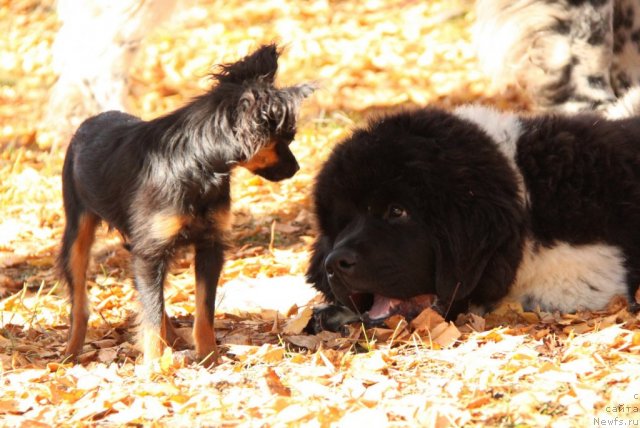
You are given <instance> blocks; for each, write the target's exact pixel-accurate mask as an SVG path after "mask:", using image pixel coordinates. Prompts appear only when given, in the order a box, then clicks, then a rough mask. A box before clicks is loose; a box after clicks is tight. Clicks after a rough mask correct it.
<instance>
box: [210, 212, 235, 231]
mask: <svg viewBox="0 0 640 428" xmlns="http://www.w3.org/2000/svg"><path fill="white" fill-rule="evenodd" d="M211 221H213V224H214V225H215V227H216V228H217V230H219V231H220V232H228V231H230V230H231V226H232V225H233V214H231V211H230V210H229V208H228V207H224V208H218V209H217V210H215V211H214V212H213V213H211Z"/></svg>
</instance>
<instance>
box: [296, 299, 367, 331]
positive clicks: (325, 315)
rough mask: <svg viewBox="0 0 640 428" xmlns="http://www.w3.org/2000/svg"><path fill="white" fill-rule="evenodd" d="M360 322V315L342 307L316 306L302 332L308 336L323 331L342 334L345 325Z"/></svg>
mask: <svg viewBox="0 0 640 428" xmlns="http://www.w3.org/2000/svg"><path fill="white" fill-rule="evenodd" d="M360 321H362V318H361V317H360V315H358V314H356V313H355V312H353V311H352V310H351V309H349V308H346V307H344V306H338V305H322V306H316V307H315V308H313V316H312V317H311V319H310V320H309V323H308V324H307V326H306V327H305V328H304V331H305V332H306V333H309V334H318V333H320V332H321V331H323V330H327V331H333V332H342V331H343V329H344V327H345V326H346V325H347V324H351V323H354V322H360Z"/></svg>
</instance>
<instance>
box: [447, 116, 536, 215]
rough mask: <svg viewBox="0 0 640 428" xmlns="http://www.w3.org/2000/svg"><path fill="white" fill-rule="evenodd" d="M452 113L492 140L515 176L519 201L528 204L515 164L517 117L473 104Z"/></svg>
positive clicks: (518, 132) (518, 124) (517, 134)
mask: <svg viewBox="0 0 640 428" xmlns="http://www.w3.org/2000/svg"><path fill="white" fill-rule="evenodd" d="M453 113H454V114H455V115H456V116H458V117H459V118H461V119H464V120H467V121H469V122H472V123H474V124H475V125H477V126H478V127H479V128H480V129H482V130H483V131H484V132H485V133H486V134H487V135H488V136H489V137H490V138H491V139H492V140H493V142H494V143H495V145H496V147H497V148H498V150H500V152H501V153H502V154H503V155H504V156H505V157H506V158H507V161H508V162H509V165H510V166H511V168H512V169H513V171H514V172H515V174H516V178H517V180H518V190H519V193H520V197H521V200H522V201H523V202H524V203H526V202H528V200H529V198H528V193H527V189H526V187H525V184H524V178H523V177H522V174H521V173H520V169H519V168H518V165H517V164H516V155H517V152H518V140H519V139H520V136H521V135H522V132H523V131H522V122H521V121H520V119H519V118H518V116H516V115H515V114H512V113H505V112H500V111H498V110H495V109H493V108H491V107H486V106H482V105H473V104H469V105H464V106H461V107H458V108H456V109H455V110H454V111H453Z"/></svg>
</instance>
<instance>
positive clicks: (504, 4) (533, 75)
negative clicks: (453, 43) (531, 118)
mask: <svg viewBox="0 0 640 428" xmlns="http://www.w3.org/2000/svg"><path fill="white" fill-rule="evenodd" d="M476 16H477V21H476V24H475V26H474V31H473V33H474V41H475V44H476V47H477V53H478V57H479V60H480V63H481V65H482V68H483V69H484V71H485V72H486V73H487V74H488V76H490V77H491V78H492V79H493V81H494V82H496V83H497V84H498V85H501V86H503V85H507V84H514V83H515V84H516V85H518V86H520V87H522V88H523V89H524V90H525V92H526V93H527V95H528V96H529V98H530V99H531V100H532V101H533V103H534V104H535V107H536V108H537V109H540V110H556V111H563V112H568V113H573V112H577V111H585V110H596V111H599V112H602V113H603V114H604V115H605V116H607V117H611V118H620V117H628V116H632V115H637V114H638V113H640V89H638V85H639V84H640V1H637V0H558V1H545V0H477V3H476Z"/></svg>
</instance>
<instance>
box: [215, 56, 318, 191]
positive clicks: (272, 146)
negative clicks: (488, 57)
mask: <svg viewBox="0 0 640 428" xmlns="http://www.w3.org/2000/svg"><path fill="white" fill-rule="evenodd" d="M278 57H279V51H278V49H277V47H276V46H275V45H267V46H262V47H260V48H259V49H258V50H256V51H255V52H253V53H252V54H250V55H248V56H246V57H245V58H243V59H242V60H240V61H238V62H235V63H233V64H227V65H222V66H220V68H221V71H220V72H219V73H216V74H214V75H213V77H214V78H215V79H216V80H217V81H218V85H217V87H216V88H215V89H214V91H213V92H212V95H214V96H215V98H217V100H216V102H217V104H218V112H219V113H220V114H218V118H217V122H218V123H217V127H218V128H219V129H224V130H228V131H229V134H231V135H233V139H234V140H235V143H236V148H237V149H238V150H239V151H240V153H239V155H238V156H237V158H238V159H239V160H240V161H239V162H238V164H239V165H240V166H243V167H245V168H247V169H248V170H250V171H251V172H253V173H255V174H258V175H259V176H261V177H264V178H266V179H267V180H271V181H279V180H283V179H285V178H289V177H291V176H293V175H294V174H295V173H296V171H297V170H298V169H299V167H298V163H297V161H296V158H295V156H294V155H293V153H292V152H291V150H290V149H289V144H291V142H292V141H293V139H294V137H295V133H296V121H297V115H298V110H299V107H300V103H301V101H302V100H303V99H304V98H305V97H307V96H309V95H310V94H311V93H312V92H313V90H314V86H313V85H310V84H301V85H296V86H290V87H285V88H277V87H276V86H275V85H274V80H275V76H276V72H277V70H278Z"/></svg>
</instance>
